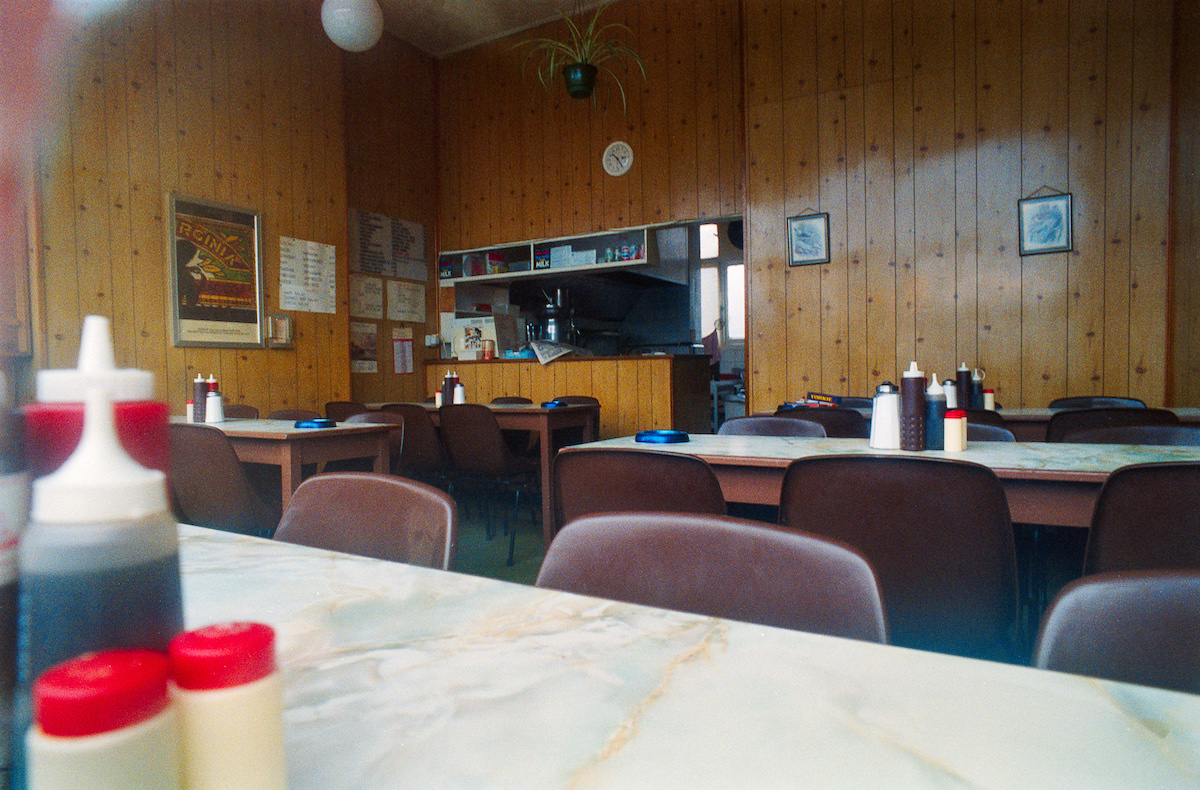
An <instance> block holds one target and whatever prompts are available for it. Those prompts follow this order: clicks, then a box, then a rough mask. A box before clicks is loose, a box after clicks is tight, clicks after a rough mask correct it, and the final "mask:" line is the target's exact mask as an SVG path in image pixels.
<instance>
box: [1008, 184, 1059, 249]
mask: <svg viewBox="0 0 1200 790" xmlns="http://www.w3.org/2000/svg"><path fill="white" fill-rule="evenodd" d="M1017 215H1018V218H1019V220H1020V222H1019V224H1020V236H1021V254H1022V255H1038V254H1040V253H1043V252H1069V251H1070V249H1071V194H1070V193H1069V192H1068V193H1067V194H1063V195H1046V196H1045V197H1035V198H1026V199H1025V200H1021V201H1018V203H1017Z"/></svg>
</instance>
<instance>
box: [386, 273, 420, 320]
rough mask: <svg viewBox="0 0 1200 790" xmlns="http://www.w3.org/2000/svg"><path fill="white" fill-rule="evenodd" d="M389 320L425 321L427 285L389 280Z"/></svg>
mask: <svg viewBox="0 0 1200 790" xmlns="http://www.w3.org/2000/svg"><path fill="white" fill-rule="evenodd" d="M387 294H388V320H389V321H411V322H412V323H414V324H422V323H424V322H425V286H424V285H421V284H420V283H409V282H404V281H403V280H388V284H387Z"/></svg>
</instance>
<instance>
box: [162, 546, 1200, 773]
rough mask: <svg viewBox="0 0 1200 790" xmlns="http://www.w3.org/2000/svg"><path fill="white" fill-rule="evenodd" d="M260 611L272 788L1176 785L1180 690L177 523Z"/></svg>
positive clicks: (186, 592) (1188, 716) (191, 569)
mask: <svg viewBox="0 0 1200 790" xmlns="http://www.w3.org/2000/svg"><path fill="white" fill-rule="evenodd" d="M180 532H181V545H180V560H181V565H182V569H183V596H184V609H185V623H186V625H187V627H188V628H197V627H200V626H203V625H208V624H212V623H218V622H225V621H230V620H251V621H258V622H264V623H267V624H269V625H271V626H273V627H274V628H275V630H276V633H277V655H278V659H279V665H280V671H281V674H282V678H283V696H284V708H285V710H284V737H285V743H286V749H287V766H288V781H289V787H290V788H291V790H362V788H371V790H392V789H393V788H473V789H475V788H480V789H482V790H493V789H495V790H509V789H510V788H511V789H512V790H541V789H543V788H547V789H549V788H556V789H557V788H578V789H579V790H588V789H589V788H605V789H607V788H618V787H619V788H632V789H634V790H637V789H639V788H646V789H651V788H652V789H653V790H674V789H675V788H681V789H686V790H694V789H695V788H708V787H737V788H741V787H753V788H756V789H764V790H772V789H773V788H787V789H788V790H791V789H792V788H796V787H808V788H854V789H855V790H861V788H889V790H907V788H962V787H988V788H1000V789H1003V788H1020V789H1021V790H1025V789H1026V788H1031V787H1038V788H1072V789H1074V788H1089V790H1103V789H1104V788H1131V787H1154V788H1156V790H1164V789H1166V788H1189V789H1193V788H1195V787H1197V786H1200V696H1197V695H1191V694H1183V693H1178V692H1170V691H1162V690H1158V689H1152V688H1146V687H1141V686H1134V685H1127V684H1121V683H1114V682H1108V681H1102V680H1096V679H1090V678H1084V677H1078V676H1073V675H1067V674H1061V673H1056V672H1048V671H1042V670H1035V669H1029V668H1025V667H1018V666H1010V665H1006V664H996V663H990V662H986V661H977V660H973V659H965V658H958V657H954V656H947V655H940V654H936V653H926V652H921V651H916V650H908V649H904V648H896V647H889V646H884V645H874V644H867V643H863V642H855V641H851V640H845V639H837V638H833V637H827V636H820V635H815V634H806V633H800V632H796V631H787V630H782V629H775V628H768V627H764V626H756V625H750V624H746V623H737V622H731V621H727V620H719V619H714V618H710V617H700V616H695V615H689V614H683V613H678V612H670V611H666V610H662V609H652V608H647V607H641V606H636V605H633V604H625V603H616V602H610V601H602V600H598V599H594V598H586V597H582V596H577V595H572V594H569V593H562V592H552V591H548V590H542V589H538V588H535V587H528V586H523V585H515V584H509V583H505V582H499V581H494V580H490V579H484V578H479V577H473V576H466V575H461V574H456V573H448V572H445V571H436V570H430V569H425V568H417V567H412V566H408V565H401V564H397V563H388V562H380V561H378V560H371V559H365V558H359V557H351V556H348V555H342V554H333V553H330V552H325V551H321V550H317V549H311V548H307V547H302V546H291V545H288V544H282V543H277V542H272V541H265V540H260V539H256V538H250V537H246V536H241V535H234V534H230V533H220V532H215V531H212V530H206V529H200V528H197V527H181V530H180Z"/></svg>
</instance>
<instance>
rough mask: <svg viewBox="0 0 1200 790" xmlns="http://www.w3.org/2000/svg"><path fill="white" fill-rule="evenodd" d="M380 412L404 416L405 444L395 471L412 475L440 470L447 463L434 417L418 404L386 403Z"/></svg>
mask: <svg viewBox="0 0 1200 790" xmlns="http://www.w3.org/2000/svg"><path fill="white" fill-rule="evenodd" d="M380 413H382V414H398V415H400V416H401V417H403V418H404V445H403V446H402V447H401V449H400V459H399V462H398V465H397V467H396V471H397V472H399V473H400V474H404V475H407V476H411V475H412V474H414V473H418V472H420V473H429V472H439V471H441V470H443V469H445V468H446V465H447V463H448V462H449V461H448V459H447V458H446V452H445V448H444V447H443V446H442V440H441V437H440V436H439V435H438V430H437V427H436V426H435V425H434V424H433V418H432V417H430V416H429V412H428V411H427V410H426V409H425V407H424V406H422V405H420V404H419V403H389V404H388V405H387V406H384V407H383V408H382V409H381V410H380Z"/></svg>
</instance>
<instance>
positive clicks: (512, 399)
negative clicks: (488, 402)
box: [492, 395, 533, 406]
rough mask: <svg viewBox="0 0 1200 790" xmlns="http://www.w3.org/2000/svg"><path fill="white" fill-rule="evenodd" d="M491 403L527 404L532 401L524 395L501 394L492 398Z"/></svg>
mask: <svg viewBox="0 0 1200 790" xmlns="http://www.w3.org/2000/svg"><path fill="white" fill-rule="evenodd" d="M492 403H493V404H498V405H505V404H507V405H509V406H528V405H531V404H532V403H533V400H532V399H531V398H526V397H525V396H524V395H501V396H499V397H497V398H492Z"/></svg>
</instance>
